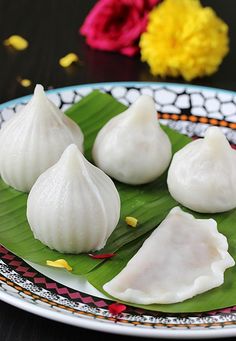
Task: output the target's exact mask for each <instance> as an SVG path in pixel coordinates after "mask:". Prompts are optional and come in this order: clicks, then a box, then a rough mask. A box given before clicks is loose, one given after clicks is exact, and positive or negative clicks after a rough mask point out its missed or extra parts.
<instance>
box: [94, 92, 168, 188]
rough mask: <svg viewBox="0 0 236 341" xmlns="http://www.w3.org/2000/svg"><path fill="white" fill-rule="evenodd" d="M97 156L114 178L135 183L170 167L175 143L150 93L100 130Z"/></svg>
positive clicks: (99, 162) (153, 176)
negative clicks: (170, 139)
mask: <svg viewBox="0 0 236 341" xmlns="http://www.w3.org/2000/svg"><path fill="white" fill-rule="evenodd" d="M93 159H94V161H95V163H96V165H97V166H98V167H99V168H101V169H102V170H103V171H104V172H105V173H107V174H108V175H110V176H111V177H112V178H114V179H116V180H119V181H121V182H124V183H127V184H131V185H139V184H145V183H148V182H151V181H153V180H155V179H156V178H158V177H159V176H160V175H161V174H162V173H163V172H164V171H165V170H166V169H167V167H168V165H169V163H170V160H171V143H170V141H169V138H168V136H167V135H166V133H165V132H164V131H163V130H162V129H161V127H160V125H159V122H158V119H157V113H156V109H155V104H154V101H153V99H152V98H151V97H150V96H146V95H142V96H140V97H139V98H138V100H137V101H136V102H135V103H133V104H132V105H131V106H130V107H129V108H128V109H127V110H125V111H124V112H123V113H121V114H119V115H117V116H116V117H114V118H112V119H111V120H110V121H109V122H108V123H107V124H106V125H105V126H104V127H103V128H102V129H101V130H100V132H99V133H98V135H97V137H96V140H95V143H94V146H93Z"/></svg>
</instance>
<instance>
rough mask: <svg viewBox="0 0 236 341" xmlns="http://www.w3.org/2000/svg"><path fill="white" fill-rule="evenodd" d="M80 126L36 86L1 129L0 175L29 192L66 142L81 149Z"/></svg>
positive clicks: (57, 157) (81, 136)
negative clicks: (22, 106)
mask: <svg viewBox="0 0 236 341" xmlns="http://www.w3.org/2000/svg"><path fill="white" fill-rule="evenodd" d="M83 139H84V138H83V134H82V132H81V130H80V128H79V126H78V125H77V124H76V123H75V122H73V121H72V120H71V119H70V118H69V117H67V116H66V115H64V113H63V112H62V111H61V110H60V109H58V108H57V107H56V105H55V104H54V103H52V102H51V101H50V100H49V99H48V98H47V97H46V95H45V93H44V90H43V87H42V85H39V84H38V85H36V87H35V91H34V95H33V97H32V98H31V100H30V101H29V102H28V104H27V105H26V106H25V107H24V108H23V109H22V110H21V112H19V113H17V114H15V115H14V116H13V118H12V119H10V120H9V121H8V122H7V123H6V124H5V125H4V126H3V128H2V129H1V130H0V174H1V177H2V179H3V180H4V181H5V182H6V183H7V184H8V185H10V186H12V187H14V188H15V189H17V190H19V191H23V192H28V191H29V190H30V189H31V187H32V185H33V184H34V182H35V181H36V179H37V178H38V176H39V175H40V174H41V173H42V172H44V171H45V170H46V169H47V168H49V167H51V166H52V165H53V164H54V163H55V162H57V161H58V159H59V158H60V156H61V154H62V153H63V151H64V150H65V149H66V147H67V146H68V145H70V144H71V143H74V144H76V145H77V146H78V148H79V149H80V150H81V151H83Z"/></svg>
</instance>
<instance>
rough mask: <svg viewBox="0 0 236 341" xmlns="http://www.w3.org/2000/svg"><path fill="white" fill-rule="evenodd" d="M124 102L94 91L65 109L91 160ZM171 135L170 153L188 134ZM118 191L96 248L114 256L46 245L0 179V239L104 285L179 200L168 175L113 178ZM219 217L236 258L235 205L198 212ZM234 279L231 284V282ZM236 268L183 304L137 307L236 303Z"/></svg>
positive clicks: (184, 308)
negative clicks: (141, 180)
mask: <svg viewBox="0 0 236 341" xmlns="http://www.w3.org/2000/svg"><path fill="white" fill-rule="evenodd" d="M125 109H126V107H125V106H124V105H123V104H121V103H119V102H117V101H116V100H115V99H114V98H112V97H111V96H110V95H107V94H102V93H100V92H99V91H94V92H92V93H91V94H89V95H88V96H86V97H85V98H83V99H82V100H81V101H80V102H78V103H76V104H74V105H73V106H72V107H71V108H69V110H67V114H68V116H70V117H71V118H72V119H73V120H74V121H75V122H77V123H78V124H79V125H80V127H81V129H82V130H83V133H84V135H85V155H86V157H87V158H88V159H89V160H91V150H92V146H93V142H94V140H95V137H96V135H97V133H98V131H99V130H100V129H101V128H102V127H103V125H104V124H105V123H106V122H107V121H108V120H109V119H111V118H112V117H114V116H115V115H117V114H119V113H120V112H122V111H123V110H125ZM163 129H164V130H165V131H166V133H167V134H168V136H169V138H170V139H171V142H172V146H173V152H176V151H177V150H179V149H181V148H182V147H183V146H184V145H186V144H187V143H188V142H189V141H190V139H189V138H188V137H186V136H183V135H181V134H179V133H177V132H175V131H173V130H171V129H170V128H168V127H163ZM115 184H116V186H117V189H118V191H119V193H120V197H121V202H122V210H121V219H120V222H119V224H118V226H117V228H116V229H115V231H114V232H113V233H112V235H111V236H110V238H109V240H108V242H107V245H106V246H105V248H104V249H103V250H101V251H100V252H99V253H104V252H116V253H117V256H116V257H114V258H112V259H109V260H106V261H101V260H95V259H91V258H90V257H88V255H85V254H82V255H66V254H61V253H59V252H56V251H53V250H50V249H49V248H48V247H46V246H44V245H43V244H42V243H41V242H39V241H37V240H35V239H34V238H33V234H32V232H31V230H30V228H29V226H28V223H27V219H26V215H25V212H26V201H27V195H26V194H24V193H21V192H18V191H15V190H13V189H12V188H10V187H9V186H7V185H6V184H4V183H3V181H2V180H0V243H1V244H3V245H4V246H5V247H6V248H8V249H9V250H11V251H12V252H13V253H15V254H16V255H18V256H19V257H21V258H25V259H26V260H29V261H32V262H35V263H38V264H41V265H45V263H46V260H49V259H50V260H56V259H58V258H64V259H65V260H67V262H68V263H69V264H70V265H71V266H72V268H73V270H72V272H73V273H74V274H83V275H86V278H87V279H88V281H89V282H90V283H91V284H92V285H94V286H95V287H96V288H98V289H99V290H100V291H103V290H102V286H103V284H104V283H106V282H107V281H109V280H110V279H111V278H113V277H114V276H115V275H116V274H117V273H119V272H120V270H121V269H122V268H123V267H124V266H125V265H126V264H127V262H128V261H129V259H130V258H131V257H132V256H133V255H134V254H135V253H136V252H137V250H138V249H139V248H140V246H141V245H142V243H143V241H144V240H145V239H146V238H147V236H148V235H149V234H150V233H151V231H153V229H154V228H155V227H157V226H158V225H159V223H160V222H161V221H162V220H163V219H164V218H165V216H166V215H167V213H168V212H169V210H170V209H171V208H172V207H174V206H176V205H177V203H176V202H175V200H174V199H173V198H171V196H170V195H169V193H168V190H167V186H166V174H164V175H163V176H162V177H161V178H159V179H158V180H157V181H155V182H153V183H151V184H148V185H143V186H135V187H134V186H128V185H124V184H121V183H119V182H115ZM127 215H129V216H134V217H136V218H137V219H138V220H139V224H138V226H137V227H136V228H130V227H128V226H127V225H126V224H125V222H124V218H125V217H126V216H127ZM194 215H195V216H196V217H206V218H207V217H212V218H214V219H216V220H217V222H218V228H219V231H221V232H222V233H223V234H224V235H225V236H226V237H227V238H228V241H229V244H230V253H231V255H232V256H233V257H234V258H235V259H236V227H235V226H234V225H235V223H236V210H233V211H231V212H228V213H224V214H216V215H201V214H196V213H194ZM234 283H235V284H234ZM235 287H236V269H235V268H231V269H229V270H227V271H226V274H225V283H224V285H222V286H221V287H220V288H216V289H214V290H211V291H209V292H207V293H205V294H202V295H199V296H196V297H195V298H193V299H190V300H187V301H185V302H183V303H179V304H172V305H149V306H142V305H137V306H138V307H142V308H146V309H151V310H157V311H165V312H173V313H176V312H199V311H208V310H212V309H219V308H223V307H228V306H232V305H235V304H236V288H235Z"/></svg>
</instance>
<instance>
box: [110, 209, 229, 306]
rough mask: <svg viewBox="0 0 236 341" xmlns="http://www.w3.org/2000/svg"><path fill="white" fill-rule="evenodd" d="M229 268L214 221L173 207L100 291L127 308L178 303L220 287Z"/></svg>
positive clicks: (224, 248)
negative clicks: (132, 305)
mask: <svg viewBox="0 0 236 341" xmlns="http://www.w3.org/2000/svg"><path fill="white" fill-rule="evenodd" d="M234 264H235V262H234V260H233V258H232V257H231V256H230V254H229V253H228V243H227V239H226V237H225V236H223V235H222V234H220V233H219V232H218V230H217V224H216V222H215V220H213V219H195V218H194V217H193V216H192V215H191V214H189V213H185V212H184V211H182V210H181V209H180V208H179V207H175V208H173V209H172V210H171V211H170V213H169V214H168V215H167V217H166V218H165V220H163V222H162V223H161V224H160V225H159V226H158V227H157V228H156V230H154V232H153V233H152V234H151V236H150V237H149V238H148V239H146V241H145V242H144V244H143V245H142V247H141V248H140V249H139V251H138V252H137V253H136V254H135V255H134V256H133V258H131V260H130V261H129V262H128V264H127V265H126V267H125V268H124V269H123V270H122V271H121V272H120V273H119V274H118V275H117V276H116V277H114V278H113V279H112V280H111V281H110V282H108V283H106V284H105V285H104V287H103V288H104V290H105V291H106V292H107V293H108V294H110V295H111V296H113V297H115V298H117V299H120V300H124V301H127V302H131V303H137V304H152V303H160V304H168V303H177V302H182V301H184V300H186V299H188V298H191V297H193V296H195V295H197V294H200V293H203V292H205V291H207V290H210V289H212V288H215V287H218V286H220V285H221V284H223V282H224V271H225V270H226V269H227V268H229V267H231V266H233V265H234Z"/></svg>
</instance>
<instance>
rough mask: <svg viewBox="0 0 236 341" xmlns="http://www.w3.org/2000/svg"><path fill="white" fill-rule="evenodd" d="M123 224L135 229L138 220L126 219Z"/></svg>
mask: <svg viewBox="0 0 236 341" xmlns="http://www.w3.org/2000/svg"><path fill="white" fill-rule="evenodd" d="M125 222H126V224H127V225H129V226H131V227H136V226H137V224H138V219H136V218H134V217H126V218H125Z"/></svg>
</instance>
